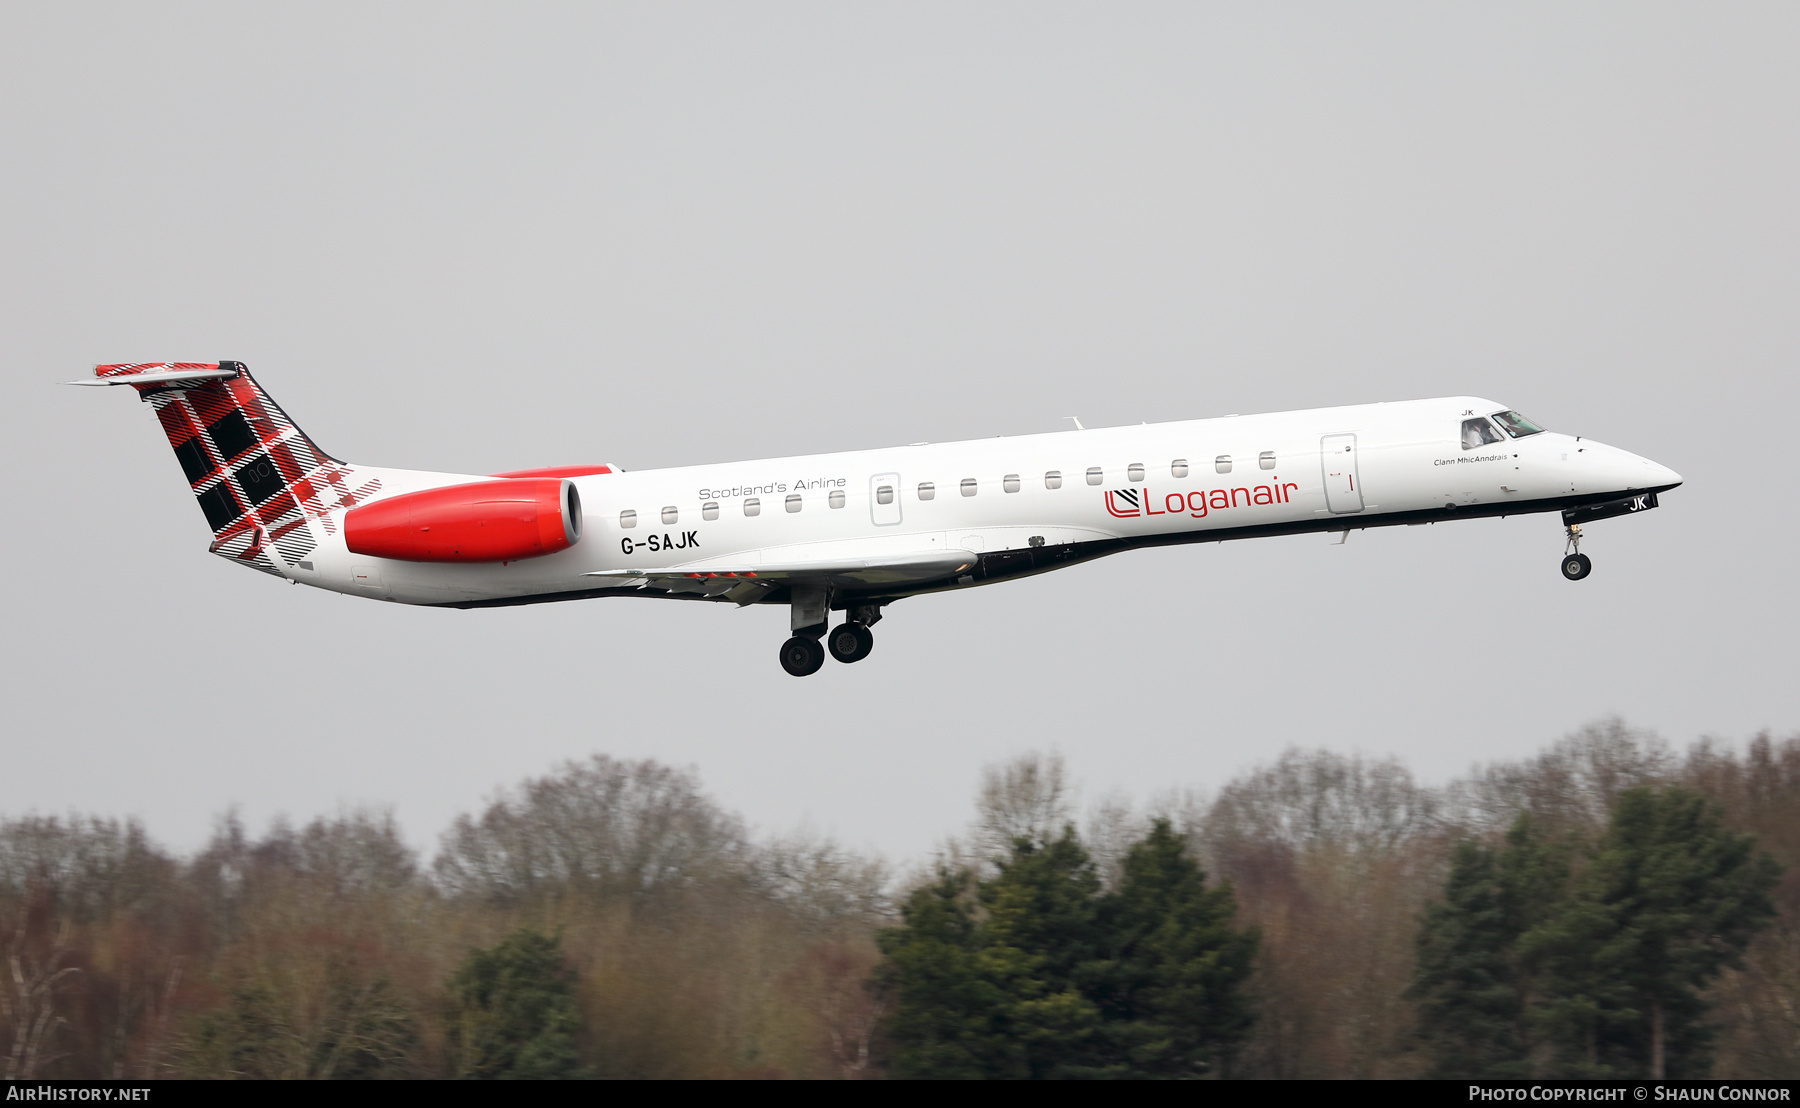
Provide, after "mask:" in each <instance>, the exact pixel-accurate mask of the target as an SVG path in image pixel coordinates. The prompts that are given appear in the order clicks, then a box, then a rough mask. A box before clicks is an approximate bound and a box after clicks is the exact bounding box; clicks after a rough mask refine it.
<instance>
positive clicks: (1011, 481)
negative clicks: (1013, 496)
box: [1000, 473, 1019, 492]
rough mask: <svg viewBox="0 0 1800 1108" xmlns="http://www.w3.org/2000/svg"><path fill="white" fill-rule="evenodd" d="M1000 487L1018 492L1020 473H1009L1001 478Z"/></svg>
mask: <svg viewBox="0 0 1800 1108" xmlns="http://www.w3.org/2000/svg"><path fill="white" fill-rule="evenodd" d="M1000 487H1001V488H1003V489H1005V490H1006V491H1007V492H1018V491H1019V475H1018V474H1016V473H1009V474H1007V475H1006V476H1005V477H1002V478H1001V479H1000Z"/></svg>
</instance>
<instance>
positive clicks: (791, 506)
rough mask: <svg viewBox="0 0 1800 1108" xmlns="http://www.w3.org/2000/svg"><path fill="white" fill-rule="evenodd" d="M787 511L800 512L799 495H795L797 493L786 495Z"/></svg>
mask: <svg viewBox="0 0 1800 1108" xmlns="http://www.w3.org/2000/svg"><path fill="white" fill-rule="evenodd" d="M787 510H788V511H790V512H797V511H799V510H800V494H799V493H797V492H790V493H788V498H787Z"/></svg>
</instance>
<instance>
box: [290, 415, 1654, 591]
mask: <svg viewBox="0 0 1800 1108" xmlns="http://www.w3.org/2000/svg"><path fill="white" fill-rule="evenodd" d="M1503 408H1504V405H1500V404H1495V403H1492V402H1490V401H1487V400H1483V399H1480V398H1477V397H1451V398H1442V399H1434V400H1415V401H1405V402H1399V403H1386V404H1364V405H1356V406H1351V407H1341V408H1318V409H1312V410H1308V411H1297V412H1279V413H1272V414H1266V415H1246V416H1227V417H1224V418H1217V419H1197V420H1186V421H1182V422H1177V423H1159V424H1146V425H1142V426H1136V427H1110V428H1096V429H1093V430H1073V431H1062V432H1055V433H1050V434H1041V435H1027V436H1022V437H1018V438H995V439H985V440H978V441H971V442H952V443H921V444H917V445H913V446H901V447H891V448H885V449H876V450H859V451H851V452H845V453H836V454H814V455H803V456H798V457H789V458H770V459H763V460H759V461H746V462H727V463H720V464H714V465H701V466H685V467H679V468H674V469H659V470H645V471H637V472H623V473H610V474H601V475H595V476H585V477H579V478H576V479H575V480H576V485H577V488H578V490H579V492H580V496H581V501H582V504H583V517H584V523H583V532H582V537H581V539H580V541H579V542H578V543H577V544H576V545H574V546H573V547H571V548H569V549H567V550H563V551H561V552H559V553H555V554H551V555H548V556H544V557H538V558H530V559H525V560H522V561H516V562H510V563H504V564H500V563H490V564H479V565H454V564H436V563H421V562H405V561H395V560H388V559H380V558H369V557H366V556H362V555H353V554H351V553H350V552H349V550H348V549H346V547H345V545H344V539H343V531H342V528H337V529H335V533H334V537H333V538H332V539H329V540H327V541H326V542H324V543H323V544H322V545H320V546H319V547H318V549H317V550H315V551H314V552H313V553H312V556H311V557H310V558H309V559H308V560H307V561H306V562H304V563H301V564H300V565H298V566H289V567H287V568H286V572H287V573H288V575H289V576H290V577H292V578H293V579H294V580H296V581H298V582H300V583H302V584H308V585H315V586H318V587H321V588H327V589H334V590H337V591H341V592H346V593H351V594H358V595H365V596H375V597H381V598H384V599H389V600H394V601H400V602H403V603H411V604H453V605H454V604H468V603H471V602H475V603H481V602H488V603H493V602H499V603H505V602H508V601H514V602H517V601H519V600H522V599H526V598H532V597H544V598H549V597H560V596H564V595H568V596H571V597H573V596H576V595H604V591H603V590H602V589H601V588H600V587H599V586H601V585H604V584H607V583H606V582H603V581H598V580H596V579H595V578H594V577H592V576H591V574H593V573H594V572H596V571H623V570H634V569H637V570H660V569H672V568H682V569H693V570H696V571H704V570H706V569H707V568H708V567H727V566H729V567H745V566H750V567H754V566H757V565H780V564H791V563H803V562H819V561H830V560H833V559H846V558H852V559H867V560H869V561H871V562H882V561H887V560H891V559H894V558H905V557H907V556H912V555H917V554H923V553H929V552H940V553H941V552H946V551H956V550H966V551H970V552H974V553H976V554H982V555H993V554H995V553H998V552H1006V551H1023V550H1038V549H1056V548H1067V549H1072V550H1078V551H1083V552H1086V553H1084V554H1083V555H1082V556H1084V557H1091V556H1094V554H1096V553H1105V552H1109V551H1110V550H1113V549H1124V548H1127V547H1129V546H1134V545H1148V544H1157V543H1168V542H1190V541H1212V540H1215V539H1226V538H1241V537H1250V536H1253V535H1258V534H1282V533H1292V532H1295V531H1328V530H1341V529H1349V528H1359V527H1369V526H1380V525H1382V524H1384V523H1398V522H1407V521H1411V519H1413V518H1417V517H1419V516H1420V515H1430V514H1431V513H1446V512H1448V516H1444V515H1439V516H1436V517H1435V518H1447V517H1451V518H1453V517H1454V515H1455V514H1457V513H1459V512H1460V513H1462V514H1472V515H1489V514H1512V513H1513V512H1533V511H1551V510H1556V509H1558V508H1561V507H1566V506H1569V505H1571V504H1575V503H1581V502H1588V501H1593V500H1597V499H1601V498H1604V497H1605V496H1608V495H1620V496H1622V495H1626V494H1630V493H1635V492H1641V491H1644V490H1655V489H1662V488H1668V487H1671V486H1673V485H1675V484H1678V483H1680V480H1681V478H1680V477H1679V476H1678V475H1677V474H1675V473H1674V472H1673V471H1671V470H1669V469H1668V468H1666V467H1664V466H1661V465H1658V464H1657V463H1655V462H1652V461H1650V460H1648V459H1645V458H1641V457H1638V456H1637V455H1634V454H1630V453H1627V452H1625V451H1623V450H1619V449H1617V448H1614V447H1610V446H1605V445H1603V444H1600V443H1596V442H1593V441H1592V440H1588V439H1582V438H1576V437H1574V436H1570V435H1566V434H1559V433H1557V432H1554V431H1544V432H1540V433H1537V434H1532V435H1529V436H1527V437H1522V438H1516V439H1505V440H1503V441H1500V442H1497V443H1492V444H1488V445H1484V446H1475V447H1467V448H1465V446H1464V444H1463V442H1462V440H1460V439H1459V437H1458V429H1459V425H1460V424H1461V422H1462V420H1463V419H1464V418H1466V417H1467V416H1468V415H1470V414H1473V415H1477V416H1485V415H1487V414H1489V413H1492V412H1496V411H1500V410H1502V409H1503ZM355 472H356V475H357V480H359V481H360V480H363V479H365V478H378V479H379V480H380V482H381V492H380V494H379V496H378V497H377V499H379V498H382V497H387V496H392V495H397V494H401V493H408V492H414V491H418V490H420V489H427V488H433V487H438V486H443V485H452V484H462V483H466V482H469V481H476V480H481V479H482V478H480V477H476V476H470V475H464V474H448V473H425V472H417V471H408V470H387V469H376V468H371V467H365V466H358V467H355ZM1058 478H1060V480H1059V479H1058ZM884 488H886V489H891V490H892V493H891V495H887V494H882V493H881V490H882V489H884ZM796 498H797V499H796ZM884 499H885V500H886V501H887V502H885V503H883V502H882V501H883V500H884ZM751 502H754V507H755V508H756V509H757V511H756V512H755V514H747V513H746V505H747V504H750V503H751ZM627 513H630V514H629V515H627ZM1044 568H1054V567H1053V566H1039V567H1037V568H1036V569H1035V570H1030V571H1033V572H1041V571H1042V569H1044ZM584 575H590V576H584ZM989 579H993V578H989ZM955 583H956V582H942V583H939V584H937V585H933V586H930V587H954V584H955ZM961 583H964V584H970V583H979V582H977V581H975V580H973V579H963V580H962V582H961ZM919 591H926V589H924V588H901V589H896V590H894V591H893V593H892V595H905V594H907V593H911V592H919Z"/></svg>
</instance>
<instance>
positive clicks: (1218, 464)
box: [1213, 454, 1231, 473]
mask: <svg viewBox="0 0 1800 1108" xmlns="http://www.w3.org/2000/svg"><path fill="white" fill-rule="evenodd" d="M1213 468H1214V469H1215V470H1218V471H1219V472H1220V473H1230V472H1231V455H1229V454H1221V455H1219V456H1218V457H1217V458H1214V459H1213Z"/></svg>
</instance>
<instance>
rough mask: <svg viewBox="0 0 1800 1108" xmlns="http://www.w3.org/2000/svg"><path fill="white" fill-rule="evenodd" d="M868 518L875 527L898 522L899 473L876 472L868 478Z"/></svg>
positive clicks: (889, 525) (887, 525) (888, 525)
mask: <svg viewBox="0 0 1800 1108" xmlns="http://www.w3.org/2000/svg"><path fill="white" fill-rule="evenodd" d="M869 519H870V520H871V521H872V522H873V523H874V524H875V526H877V527H891V526H893V525H894V524H896V523H899V522H900V475H899V474H898V473H877V474H876V475H875V476H873V477H871V478H869Z"/></svg>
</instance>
